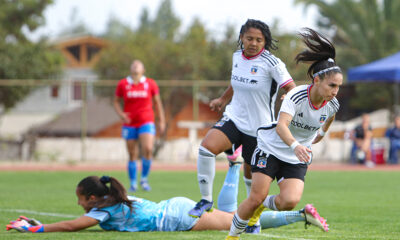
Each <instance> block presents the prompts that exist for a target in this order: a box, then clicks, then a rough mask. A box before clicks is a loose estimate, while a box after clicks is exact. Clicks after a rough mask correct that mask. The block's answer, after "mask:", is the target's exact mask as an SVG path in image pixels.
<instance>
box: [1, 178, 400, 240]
mask: <svg viewBox="0 0 400 240" xmlns="http://www.w3.org/2000/svg"><path fill="white" fill-rule="evenodd" d="M103 174H107V175H110V176H114V177H117V178H118V179H120V180H121V181H122V182H123V183H125V184H127V183H128V180H127V176H126V173H125V172H1V173H0V189H1V192H0V225H1V226H2V230H0V239H88V240H89V239H90V240H93V239H163V240H167V239H202V240H203V239H224V238H225V236H226V235H227V232H220V231H204V232H168V233H167V232H150V233H121V232H106V231H103V230H101V229H100V228H99V227H98V226H96V227H93V228H90V229H87V230H84V231H81V232H75V233H45V234H40V235H37V234H29V233H25V234H21V233H17V232H15V231H10V232H7V231H6V230H5V225H6V224H7V223H8V221H10V220H12V219H16V218H17V217H18V216H19V215H26V216H28V217H34V218H36V219H38V220H40V221H42V222H43V223H51V222H56V221H61V220H68V219H71V217H73V216H79V215H82V214H83V210H82V209H81V207H80V206H78V205H77V199H76V197H75V186H76V184H77V183H78V182H79V181H80V180H81V179H82V178H83V177H86V176H88V175H103ZM224 176H225V172H217V174H216V179H215V183H214V198H215V199H217V196H218V192H219V190H220V187H221V185H222V182H223V178H224ZM150 181H151V184H152V187H153V190H152V191H151V192H142V191H139V192H138V193H137V194H136V196H138V197H144V198H147V199H150V200H153V201H160V200H164V199H167V198H170V197H175V196H185V197H189V198H191V199H193V200H195V201H197V200H199V198H200V194H199V189H198V186H197V181H196V172H193V171H189V172H162V171H154V172H152V174H151V176H150ZM240 182H241V185H240V189H239V194H240V195H239V201H242V200H243V199H244V197H245V188H244V185H243V181H242V178H241V180H240ZM277 190H278V188H277V187H276V184H275V183H274V184H273V189H272V190H271V192H272V193H276V192H277ZM306 203H313V204H314V205H315V206H316V207H317V209H318V211H319V213H320V214H321V215H322V216H323V217H325V218H327V219H328V223H329V225H330V231H329V232H328V233H324V232H322V231H320V230H319V229H317V228H315V227H309V228H308V229H307V230H306V229H304V225H303V223H295V224H291V225H288V226H284V227H281V228H275V229H265V230H263V231H262V234H261V235H248V234H247V235H246V234H242V237H241V239H292V240H300V239H303V240H305V239H335V240H337V239H400V173H399V172H375V171H367V172H334V171H332V172H323V171H321V172H320V171H310V172H308V174H307V176H306V184H305V190H304V194H303V198H302V201H301V202H300V203H299V205H298V206H297V207H296V209H300V208H302V207H303V206H304V205H305V204H306ZM20 210H22V212H17V211H20ZM26 210H29V211H31V212H24V211H26ZM43 213H56V214H58V215H56V216H49V215H42V214H43Z"/></svg>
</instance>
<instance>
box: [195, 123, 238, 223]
mask: <svg viewBox="0 0 400 240" xmlns="http://www.w3.org/2000/svg"><path fill="white" fill-rule="evenodd" d="M239 134H240V132H239V131H238V129H237V128H236V126H235V124H234V123H233V122H232V121H231V120H230V119H229V118H227V117H223V118H222V119H221V120H220V121H218V122H217V123H216V124H215V125H214V127H213V128H211V129H210V130H209V131H208V133H207V135H206V136H205V138H204V139H203V141H202V142H201V145H200V149H199V156H198V159H197V179H198V182H199V186H200V193H201V198H202V199H201V200H200V201H199V202H198V203H197V204H196V207H194V208H193V209H192V210H190V211H189V215H190V216H192V217H200V216H201V215H202V214H203V212H204V211H210V210H211V209H212V205H213V201H212V199H213V197H212V192H213V191H212V190H213V183H214V176H215V156H216V155H217V154H219V153H221V152H223V151H225V150H227V149H230V148H231V147H232V144H235V143H236V142H237V140H239V138H240V135H239ZM239 145H240V144H239Z"/></svg>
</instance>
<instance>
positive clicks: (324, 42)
mask: <svg viewBox="0 0 400 240" xmlns="http://www.w3.org/2000/svg"><path fill="white" fill-rule="evenodd" d="M299 35H300V36H301V37H302V38H303V42H304V43H305V44H306V46H307V47H308V49H306V50H304V51H302V52H301V53H299V54H297V56H296V58H295V60H296V63H299V62H312V63H311V66H310V67H309V68H308V71H307V74H308V76H309V77H310V78H311V79H312V82H314V74H315V73H318V72H320V71H322V70H325V69H328V68H332V67H334V68H333V69H330V70H328V71H326V72H322V73H320V74H318V76H319V77H320V78H321V80H322V79H324V78H325V76H326V75H329V74H332V73H342V71H341V70H340V68H339V67H337V65H336V62H335V61H334V60H335V56H336V51H335V47H334V46H333V44H332V43H331V42H330V41H329V40H328V39H327V38H326V37H324V36H322V35H321V34H319V33H318V32H316V31H314V30H312V29H311V28H304V32H303V33H299Z"/></svg>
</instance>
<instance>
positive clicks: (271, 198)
mask: <svg viewBox="0 0 400 240" xmlns="http://www.w3.org/2000/svg"><path fill="white" fill-rule="evenodd" d="M275 198H276V195H268V196H267V198H266V199H265V200H264V202H263V204H264V206H265V207H267V208H269V209H271V210H274V211H279V209H278V208H276V205H275Z"/></svg>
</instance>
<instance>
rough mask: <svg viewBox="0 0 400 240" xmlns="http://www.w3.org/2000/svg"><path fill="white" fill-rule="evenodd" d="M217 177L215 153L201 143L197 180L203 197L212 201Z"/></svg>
mask: <svg viewBox="0 0 400 240" xmlns="http://www.w3.org/2000/svg"><path fill="white" fill-rule="evenodd" d="M214 177H215V154H214V153H212V152H210V151H209V150H208V149H207V148H205V147H203V146H201V145H200V148H199V157H198V159H197V180H198V181H199V186H200V193H201V198H202V199H205V200H207V201H210V202H211V201H212V192H213V183H214Z"/></svg>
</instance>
